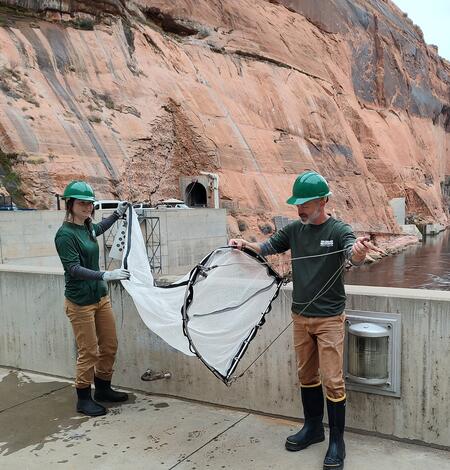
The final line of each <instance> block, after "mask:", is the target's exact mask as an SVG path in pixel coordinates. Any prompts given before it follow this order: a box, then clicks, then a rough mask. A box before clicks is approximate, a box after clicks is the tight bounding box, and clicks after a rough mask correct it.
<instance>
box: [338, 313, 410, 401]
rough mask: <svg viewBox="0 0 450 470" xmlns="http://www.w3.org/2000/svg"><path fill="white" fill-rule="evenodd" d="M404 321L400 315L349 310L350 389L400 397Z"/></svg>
mask: <svg viewBox="0 0 450 470" xmlns="http://www.w3.org/2000/svg"><path fill="white" fill-rule="evenodd" d="M400 334H401V318H400V315H399V314H391V313H381V312H364V311H355V310H353V311H347V319H346V342H345V358H344V368H345V378H346V382H347V388H348V389H350V390H357V391H362V392H367V393H376V394H382V395H391V396H397V397H399V396H400V362H401V341H400Z"/></svg>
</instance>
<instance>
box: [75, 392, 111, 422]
mask: <svg viewBox="0 0 450 470" xmlns="http://www.w3.org/2000/svg"><path fill="white" fill-rule="evenodd" d="M76 391H77V396H78V401H77V411H78V413H83V414H85V415H88V416H103V415H105V414H106V408H105V407H104V406H102V405H99V404H98V403H95V401H94V400H93V399H92V397H91V387H87V388H77V389H76Z"/></svg>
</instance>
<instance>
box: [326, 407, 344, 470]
mask: <svg viewBox="0 0 450 470" xmlns="http://www.w3.org/2000/svg"><path fill="white" fill-rule="evenodd" d="M327 408H328V424H329V426H330V443H329V445H328V450H327V454H326V456H325V460H324V461H323V470H342V469H343V468H344V459H345V443H344V428H345V399H344V400H342V401H338V402H333V401H331V400H328V398H327Z"/></svg>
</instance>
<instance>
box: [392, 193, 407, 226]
mask: <svg viewBox="0 0 450 470" xmlns="http://www.w3.org/2000/svg"><path fill="white" fill-rule="evenodd" d="M389 205H390V206H391V208H392V212H393V213H394V217H395V220H396V221H397V223H398V225H404V224H405V218H406V205H405V198H404V197H396V198H394V199H391V200H390V201H389Z"/></svg>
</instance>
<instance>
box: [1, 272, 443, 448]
mask: <svg viewBox="0 0 450 470" xmlns="http://www.w3.org/2000/svg"><path fill="white" fill-rule="evenodd" d="M26 271H27V269H26V268H24V267H17V266H11V265H10V266H8V265H2V266H0V365H2V366H12V367H18V368H24V369H30V370H34V371H39V372H44V373H49V374H56V375H61V376H65V377H71V376H72V375H73V371H74V362H75V355H74V346H73V339H72V335H71V331H70V326H69V323H68V321H67V319H66V318H65V315H64V312H63V287H64V286H63V284H64V283H63V278H62V276H61V275H60V274H58V272H57V271H55V270H52V269H50V268H48V269H47V270H37V269H34V270H31V271H29V272H26ZM347 291H348V293H349V301H348V307H349V308H352V309H359V310H367V311H381V312H395V313H399V314H401V316H402V329H403V331H402V377H401V387H402V391H401V397H400V398H393V397H387V396H381V395H373V394H366V393H363V392H355V391H349V392H348V419H347V425H348V427H351V428H355V429H360V430H364V431H369V432H377V433H382V434H386V435H392V436H396V437H398V438H404V439H415V440H418V441H422V442H424V443H430V444H435V445H440V446H448V445H449V442H450V429H449V426H448V423H449V418H450V417H449V405H448V396H449V392H450V385H449V374H448V371H449V366H450V362H449V358H450V354H449V353H450V351H449V345H450V341H449V337H450V313H449V312H450V293H448V292H440V291H425V290H413V289H393V288H376V287H359V286H347ZM111 298H112V303H113V308H114V311H115V314H116V320H117V330H118V335H119V344H120V346H119V354H118V358H117V362H116V373H115V377H114V379H115V382H116V383H118V384H121V385H123V386H126V387H131V388H135V389H139V390H144V391H148V392H153V393H160V394H169V395H174V396H178V397H185V398H189V399H195V400H201V401H205V402H210V403H217V404H221V405H227V406H233V407H239V408H247V409H250V410H256V411H260V412H265V413H270V414H274V415H280V416H288V417H300V416H301V407H300V400H299V397H298V393H297V392H296V390H295V386H294V384H295V383H296V366H295V360H294V349H293V344H292V339H291V332H290V331H287V332H286V333H284V334H283V335H282V336H281V337H280V338H279V339H278V341H276V342H275V343H274V344H273V345H272V346H271V347H270V349H269V350H268V352H267V353H266V354H265V355H264V356H262V358H260V359H259V360H258V361H257V362H256V363H255V364H254V365H253V366H252V367H251V368H250V369H249V371H248V372H247V374H246V375H245V376H244V377H242V378H241V379H239V380H238V381H237V382H236V383H234V384H233V385H232V386H231V387H230V388H227V387H226V386H224V385H223V384H222V383H221V382H220V381H218V380H217V379H216V378H215V377H214V376H213V375H212V374H211V373H210V372H209V371H208V370H207V369H206V368H205V367H204V366H203V364H201V362H200V361H199V360H198V359H196V358H191V357H186V356H184V355H182V354H181V353H179V352H177V351H176V350H174V349H172V348H170V347H169V346H167V344H166V343H164V342H163V341H162V340H160V339H159V338H158V337H157V336H156V335H154V334H153V333H152V332H151V331H149V330H148V329H147V328H146V327H145V326H144V324H143V323H142V321H141V320H140V318H139V316H138V314H137V312H136V309H135V307H134V305H133V302H132V300H131V299H130V297H129V296H128V294H127V293H126V292H125V291H123V289H122V288H121V287H120V286H114V287H112V288H111ZM290 300H291V290H290V289H289V288H286V289H284V290H283V291H282V292H281V294H280V296H279V298H278V299H277V301H276V302H275V304H274V308H273V310H272V312H271V313H270V314H269V315H268V317H267V322H266V324H265V326H264V327H263V328H262V329H261V331H260V332H259V334H258V335H257V337H256V338H255V340H254V341H253V342H252V344H251V346H250V348H249V350H248V352H247V354H246V356H245V357H244V359H243V362H242V363H241V366H240V370H243V369H244V368H245V366H246V365H247V364H249V363H250V362H251V361H252V359H253V358H255V357H256V356H257V355H258V353H259V352H260V351H262V350H263V348H265V347H266V346H267V345H268V344H269V343H270V342H271V340H272V339H273V338H274V337H275V336H276V335H277V334H278V332H280V331H281V330H282V329H283V328H284V327H285V326H286V325H287V324H288V323H289V322H290V320H291V318H290ZM149 367H150V368H152V369H154V370H157V371H159V370H169V371H171V372H172V374H173V376H172V378H171V379H170V380H165V381H158V382H142V381H141V380H140V375H141V374H142V373H143V372H144V371H145V370H146V369H147V368H149Z"/></svg>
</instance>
